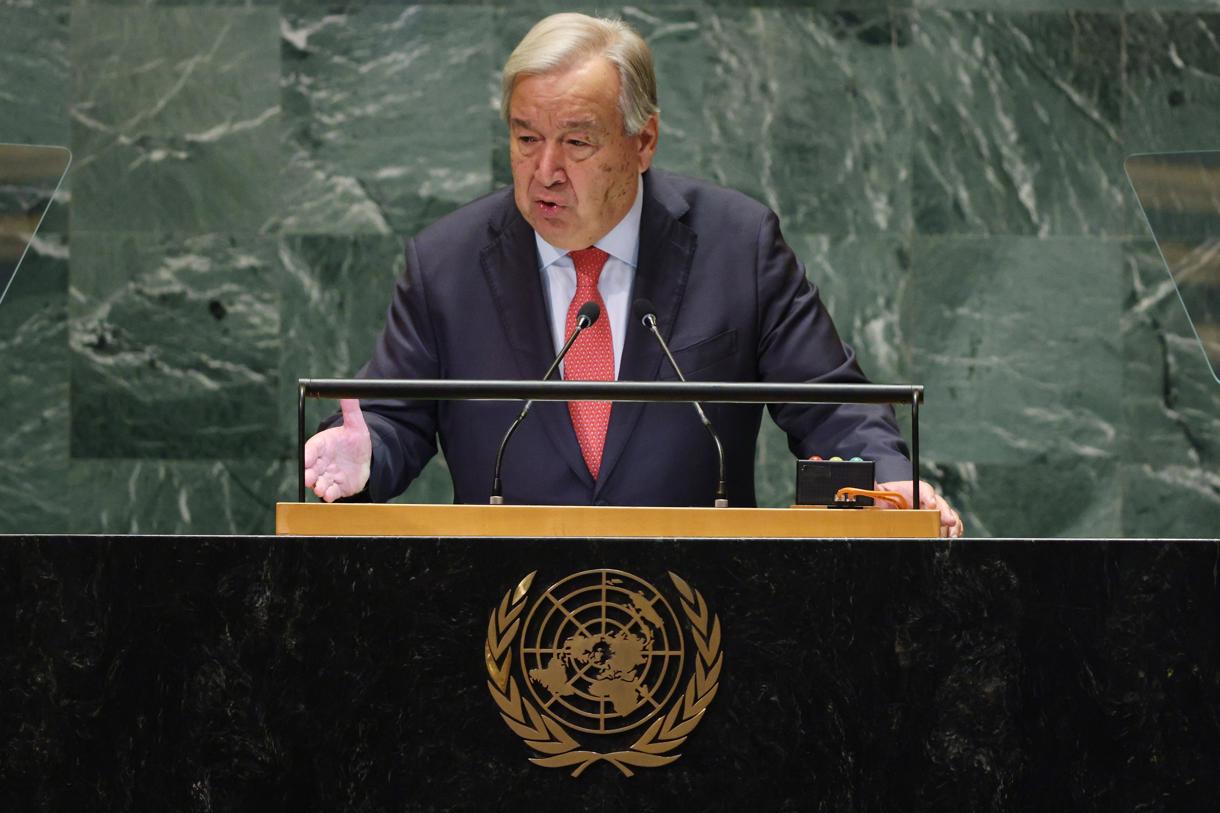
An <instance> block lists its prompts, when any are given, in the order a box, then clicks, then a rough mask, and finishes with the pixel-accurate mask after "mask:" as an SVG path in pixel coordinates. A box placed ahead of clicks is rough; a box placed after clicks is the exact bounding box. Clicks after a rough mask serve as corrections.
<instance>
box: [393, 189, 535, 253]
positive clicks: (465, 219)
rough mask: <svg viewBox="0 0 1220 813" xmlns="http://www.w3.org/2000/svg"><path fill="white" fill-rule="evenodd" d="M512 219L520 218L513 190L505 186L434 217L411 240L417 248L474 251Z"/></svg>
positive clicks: (492, 239)
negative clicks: (453, 248) (454, 248)
mask: <svg viewBox="0 0 1220 813" xmlns="http://www.w3.org/2000/svg"><path fill="white" fill-rule="evenodd" d="M514 217H516V218H518V219H519V217H520V216H519V214H518V213H517V207H516V204H514V203H513V190H512V187H511V186H510V187H504V188H501V189H497V190H495V191H493V192H489V193H488V194H486V195H484V196H483V197H481V198H477V199H475V200H472V201H470V202H469V203H467V204H464V205H462V206H459V207H458V208H457V209H455V210H453V211H452V212H449V213H448V214H446V215H443V216H441V217H439V218H437V219H436V220H434V221H432V223H430V224H429V225H427V226H426V227H424V228H423V229H422V230H420V232H419V233H418V234H416V235H415V238H414V239H415V243H416V246H417V247H440V246H451V247H458V246H460V247H464V248H467V249H473V250H474V251H476V252H477V251H479V250H481V249H482V248H483V247H484V246H486V245H488V244H489V243H492V242H494V241H495V240H496V239H498V238H499V236H500V235H501V234H503V232H504V230H505V229H506V228H508V227H509V225H510V224H511V223H512V222H513V220H514Z"/></svg>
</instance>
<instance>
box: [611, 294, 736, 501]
mask: <svg viewBox="0 0 1220 813" xmlns="http://www.w3.org/2000/svg"><path fill="white" fill-rule="evenodd" d="M631 309H632V311H633V312H634V313H635V318H636V319H639V320H640V322H642V323H643V324H644V327H646V328H648V330H649V331H650V332H651V333H652V335H653V336H656V337H657V342H658V343H660V345H661V349H662V350H664V351H665V358H667V359H669V366H670V367H673V368H674V372H675V373H677V374H678V380H679V381H686V376H684V375H682V370H680V369H679V368H678V362H676V361H674V355H673V353H671V352H669V345H667V344H666V343H665V339H664V337H662V336H661V331H659V330H657V309H656V307H655V306H654V305H653V304H652V303H651V302H649V301H648V300H647V299H637V300H636V301H635V302H634V303H632V306H631ZM691 403H692V404H694V405H695V411H696V412H698V413H699V420H701V421H703V427H704V428H705V429H707V433H708V434H709V435H711V436H712V441H713V442H714V443H715V444H716V460H717V462H718V463H719V464H720V481H719V482H717V483H716V503H715V505H716V507H717V508H728V507H729V485H728V480H727V478H726V477H725V476H724V446H723V445H722V444H721V443H720V436H719V435H717V434H716V430H715V429H713V428H712V422H711V421H709V420H708V419H707V414H706V413H705V412H704V411H703V406H702V405H701V404H700V403H699V402H698V401H691Z"/></svg>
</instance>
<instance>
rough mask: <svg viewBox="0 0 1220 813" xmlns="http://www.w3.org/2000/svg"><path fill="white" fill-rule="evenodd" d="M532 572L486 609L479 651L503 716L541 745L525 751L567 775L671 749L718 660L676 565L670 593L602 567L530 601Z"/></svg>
mask: <svg viewBox="0 0 1220 813" xmlns="http://www.w3.org/2000/svg"><path fill="white" fill-rule="evenodd" d="M536 573H537V572H536V571H535V572H534V573H530V574H528V575H527V576H525V578H523V579H522V580H521V581H520V582H519V583H518V584H517V586H516V587H515V588H513V589H510V590H509V591H508V592H506V593H505V594H504V597H503V599H502V600H501V602H500V605H499V607H497V608H496V609H495V610H493V611H492V613H491V618H490V619H489V621H488V629H487V642H486V646H485V653H484V654H485V657H486V662H487V671H488V677H489V680H488V688H489V690H490V692H491V695H492V698H493V699H494V700H495V702H496V704H497V705H498V706H499V710H500V716H501V718H502V719H503V720H504V722H505V723H506V724H507V725H508V727H509V728H510V729H511V730H512V731H513V732H514V733H515V734H517V735H518V736H520V737H521V738H522V740H523V741H524V742H525V744H526V745H527V746H529V747H530V748H531V749H533V750H534V751H536V752H539V753H540V754H542V756H535V757H533V758H531V760H530V761H531V762H533V763H534V764H536V765H541V766H543V767H549V768H572V769H573V770H572V775H573V776H579V775H580V774H581V773H583V772H584V771H585V770H586V769H587V768H588V767H589V766H591V765H593V764H595V763H597V762H607V763H609V764H611V765H613V766H614V767H616V768H618V770H620V771H621V772H622V773H623V774H624V775H626V776H631V775H633V773H634V771H633V770H632V769H633V768H654V767H659V766H662V765H667V764H669V763H671V762H673V761H674V760H676V759H678V757H679V756H680V754H679V753H677V749H678V748H679V747H680V746H681V745H682V743H683V742H685V741H686V738H687V737H688V736H689V735H690V733H691V732H692V731H693V730H694V729H695V727H696V726H697V725H698V724H699V722H700V720H702V718H703V715H704V712H705V711H706V710H707V707H708V705H709V704H710V703H711V701H712V698H713V697H714V696H715V694H716V688H717V686H718V683H719V677H720V669H721V667H722V666H723V663H724V657H723V655H722V653H721V640H720V639H721V632H720V619H719V618H718V617H717V616H715V615H714V614H712V613H711V612H710V611H709V609H708V607H707V604H706V603H705V602H704V600H703V596H702V595H700V594H699V592H698V591H696V590H694V589H693V588H692V587H691V586H690V585H688V584H687V583H686V582H685V581H684V580H683V579H682V578H680V577H679V576H677V575H676V574H674V573H670V574H669V578H670V581H671V583H672V587H673V589H674V590H675V591H676V596H675V598H676V599H677V601H676V602H671V601H670V599H669V598H667V596H666V595H665V593H663V592H662V591H661V590H659V589H657V588H656V587H655V586H653V585H652V584H650V583H649V582H647V581H645V580H643V579H641V578H639V577H638V576H634V575H632V574H630V573H627V572H625V571H621V570H612V569H600V570H586V571H582V572H579V573H573V574H571V575H569V576H566V577H564V578H562V579H560V580H559V581H557V582H555V583H554V584H552V585H551V586H550V587H548V588H547V589H546V590H544V591H542V593H541V594H540V595H539V596H538V597H537V598H536V599H535V600H533V601H532V602H530V601H528V600H527V599H528V598H529V593H530V587H531V586H532V584H533V581H534V577H535V576H536ZM688 639H689V640H690V642H691V643H693V644H694V646H693V647H689V648H688V647H687V640H688ZM688 662H689V663H690V664H691V665H692V666H693V668H690V667H688ZM641 729H642V731H641ZM578 738H579V739H578Z"/></svg>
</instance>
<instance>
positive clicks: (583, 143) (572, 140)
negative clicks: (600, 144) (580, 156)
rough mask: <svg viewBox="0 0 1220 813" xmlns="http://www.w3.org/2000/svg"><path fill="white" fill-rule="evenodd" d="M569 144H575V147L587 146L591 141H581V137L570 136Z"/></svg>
mask: <svg viewBox="0 0 1220 813" xmlns="http://www.w3.org/2000/svg"><path fill="white" fill-rule="evenodd" d="M568 144H570V145H571V146H573V147H587V146H589V142H587V141H581V140H580V139H579V138H569V139H568Z"/></svg>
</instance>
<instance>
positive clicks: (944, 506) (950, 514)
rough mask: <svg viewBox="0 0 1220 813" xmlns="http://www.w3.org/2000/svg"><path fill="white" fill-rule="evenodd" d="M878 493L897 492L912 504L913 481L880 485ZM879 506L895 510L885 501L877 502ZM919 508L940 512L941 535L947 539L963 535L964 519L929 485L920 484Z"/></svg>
mask: <svg viewBox="0 0 1220 813" xmlns="http://www.w3.org/2000/svg"><path fill="white" fill-rule="evenodd" d="M877 490H878V491H895V492H897V493H899V494H901V495H902V496H904V497H906V498H907V504H908V505H909V504H910V503H911V481H910V480H896V481H894V482H892V483H878V484H877ZM876 503H877V505H878V506H879V507H881V508H893V507H894V506H893V505H891V504H890V503H888V502H886V501H885V500H877V501H876ZM919 507H920V508H933V509H936V510H937V511H939V512H940V535H941V536H947V537H954V538H956V537H959V536H961V535H962V530H963V527H962V518H961V517H959V516H958V515H957V512H956V511H954V510H953V508H952V506H950V505H949V503H947V502H945V498H944V497H942V496H940V495H939V494H937V493H936V489H934V488H932V486H930V485H928V484H927V483H924V482H921V483H920V484H919Z"/></svg>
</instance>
